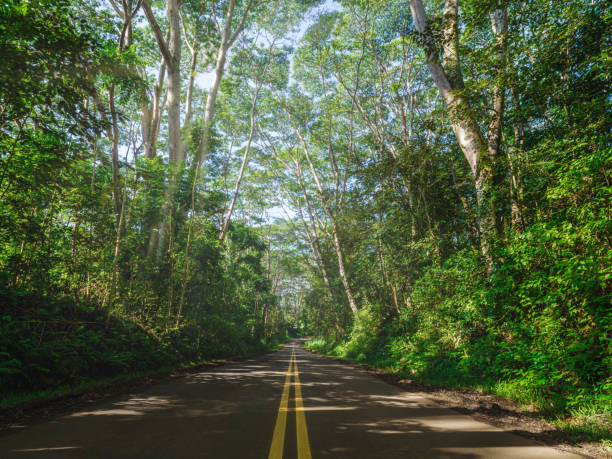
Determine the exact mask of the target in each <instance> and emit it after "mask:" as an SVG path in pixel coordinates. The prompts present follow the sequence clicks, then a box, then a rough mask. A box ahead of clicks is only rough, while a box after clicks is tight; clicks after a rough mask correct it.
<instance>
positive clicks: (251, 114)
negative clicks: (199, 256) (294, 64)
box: [219, 41, 275, 242]
mask: <svg viewBox="0 0 612 459" xmlns="http://www.w3.org/2000/svg"><path fill="white" fill-rule="evenodd" d="M274 43H275V41H273V42H272V43H271V45H270V48H269V50H268V62H267V63H266V66H265V68H264V69H263V71H262V73H261V75H260V78H258V81H257V82H256V87H255V93H254V94H252V100H251V110H250V112H249V137H248V139H247V144H246V146H245V148H244V154H243V155H242V162H241V164H240V171H239V173H238V178H237V179H236V185H235V187H234V194H233V196H232V200H231V202H230V206H229V209H228V211H227V216H226V217H225V218H224V219H223V224H222V225H221V229H220V231H219V242H223V240H224V239H225V236H226V234H227V231H228V229H229V225H230V222H231V219H232V214H233V212H234V207H235V206H236V200H237V199H238V193H239V192H240V184H241V183H242V178H243V177H244V170H245V168H246V165H247V162H248V159H249V153H250V151H251V144H252V142H253V138H254V135H255V109H256V107H257V101H258V100H259V93H260V92H261V88H262V86H263V83H264V78H265V76H266V74H267V73H268V68H269V66H270V61H271V60H272V52H273V50H274Z"/></svg>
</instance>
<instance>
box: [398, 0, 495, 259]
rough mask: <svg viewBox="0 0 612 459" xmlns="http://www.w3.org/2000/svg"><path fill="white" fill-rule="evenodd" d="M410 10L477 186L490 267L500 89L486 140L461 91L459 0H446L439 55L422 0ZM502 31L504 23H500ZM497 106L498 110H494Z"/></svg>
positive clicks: (483, 241) (412, 2)
mask: <svg viewBox="0 0 612 459" xmlns="http://www.w3.org/2000/svg"><path fill="white" fill-rule="evenodd" d="M410 10H411V12H412V17H413V19H414V23H415V28H416V30H417V32H418V33H419V35H420V36H421V39H422V46H423V49H424V51H425V56H426V60H427V65H428V67H429V70H430V72H431V75H432V78H433V80H434V83H435V84H436V86H437V87H438V90H439V92H440V94H441V95H442V98H443V100H444V104H445V106H446V110H447V114H448V117H449V119H450V122H451V126H452V129H453V132H454V133H455V137H456V138H457V142H458V143H459V147H460V148H461V151H462V152H463V154H464V156H465V158H466V160H467V162H468V164H469V165H470V169H471V170H472V174H473V177H474V182H475V187H476V198H477V203H478V221H479V223H478V227H479V230H480V238H481V251H482V254H483V256H484V258H485V261H486V263H487V266H488V267H489V269H490V268H491V267H492V264H493V258H492V246H493V241H494V238H495V235H496V231H495V228H496V225H495V208H494V206H493V197H492V192H493V190H492V187H493V167H492V164H491V158H492V156H494V155H493V153H494V154H495V155H496V154H497V148H498V146H499V136H500V133H501V126H502V113H503V90H502V89H501V86H500V87H498V88H497V89H496V90H494V105H496V107H494V112H495V114H494V117H493V120H492V123H491V126H490V128H491V131H492V132H493V136H494V137H493V138H491V139H490V142H486V141H485V139H484V136H483V134H482V132H481V130H480V127H479V125H478V122H477V121H476V116H475V114H474V113H473V110H472V107H471V105H470V102H469V101H468V99H467V97H466V96H465V94H464V91H463V86H464V83H463V76H462V74H461V66H460V60H459V40H458V25H457V23H458V0H446V2H445V5H444V10H443V21H442V29H441V34H442V37H443V38H442V41H443V42H442V56H443V62H442V63H441V62H440V59H439V57H438V50H437V46H436V43H435V40H434V37H433V34H432V33H431V29H430V27H429V24H428V21H427V16H426V14H425V8H424V7H423V2H422V0H410ZM497 19H500V22H496V23H495V24H494V26H493V27H494V30H495V29H496V28H497V27H498V26H501V25H502V24H501V22H502V21H501V19H503V18H500V16H496V18H495V21H497ZM502 30H503V33H505V25H504V26H503V27H499V31H500V33H502ZM495 108H497V110H495Z"/></svg>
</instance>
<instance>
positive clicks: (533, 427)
mask: <svg viewBox="0 0 612 459" xmlns="http://www.w3.org/2000/svg"><path fill="white" fill-rule="evenodd" d="M307 350H308V349H307ZM310 352H312V353H313V354H316V355H318V356H320V357H323V358H326V359H329V360H333V361H335V362H338V363H341V364H342V365H346V366H349V367H351V368H355V369H359V370H362V371H365V372H366V373H368V374H370V375H372V376H375V377H377V378H379V379H382V380H383V381H385V382H386V383H388V384H393V385H394V386H398V387H400V388H402V389H403V390H405V391H407V392H415V393H422V394H423V395H425V396H426V397H428V398H430V399H431V400H433V401H434V402H436V403H438V404H439V405H441V406H443V407H445V408H451V409H453V410H455V411H458V412H459V413H462V414H467V415H469V416H472V417H473V418H474V419H477V420H479V421H482V422H486V423H487V424H490V425H493V426H495V427H499V428H501V429H503V430H505V431H508V432H511V433H514V434H516V435H520V436H521V437H526V438H529V439H531V440H535V441H537V442H539V443H543V444H545V445H548V446H551V447H554V448H556V449H559V450H562V451H567V452H570V453H573V454H578V455H581V456H584V457H593V458H612V454H610V453H607V452H605V451H603V450H602V449H601V447H600V446H599V444H597V443H596V442H575V441H574V440H573V439H572V437H571V436H570V435H569V434H567V433H565V432H562V431H560V430H558V429H557V428H556V427H555V426H554V425H552V424H549V423H547V422H545V421H542V420H541V419H539V417H538V413H537V412H535V411H529V410H526V408H525V406H523V405H520V404H518V403H516V402H513V401H512V400H508V399H504V398H501V397H498V396H496V395H492V394H485V393H482V392H478V391H475V390H470V389H451V388H444V387H439V386H432V385H428V384H423V383H421V382H419V381H413V380H411V379H402V378H400V377H399V376H397V375H393V374H388V373H383V372H382V371H381V370H380V369H378V368H373V367H369V366H367V365H360V364H358V363H354V362H347V361H346V360H341V359H337V358H334V357H330V356H327V355H323V354H320V353H318V352H314V351H310Z"/></svg>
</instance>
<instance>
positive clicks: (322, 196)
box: [287, 112, 358, 316]
mask: <svg viewBox="0 0 612 459" xmlns="http://www.w3.org/2000/svg"><path fill="white" fill-rule="evenodd" d="M287 115H288V116H289V117H290V118H291V115H290V114H289V112H287ZM294 129H295V132H296V134H297V136H298V138H299V139H300V142H301V143H302V147H303V148H304V154H305V157H306V161H307V162H308V166H309V167H310V172H311V174H312V177H313V179H314V181H315V184H316V190H317V194H318V196H319V200H320V201H321V203H322V204H323V208H324V210H325V213H326V214H327V217H328V218H329V223H330V226H331V236H332V241H333V245H334V250H335V251H336V257H337V259H338V274H339V275H340V280H341V281H342V285H343V286H344V291H345V293H346V299H347V300H348V303H349V307H350V308H351V311H352V312H353V315H355V316H356V315H357V310H358V309H357V303H356V302H355V297H354V296H353V291H352V289H351V285H350V283H349V280H348V274H347V272H346V267H345V263H344V254H343V252H342V246H341V244H340V238H339V235H338V231H339V230H338V224H337V222H336V216H335V215H334V213H333V211H332V209H331V207H330V205H329V200H328V198H327V195H326V192H325V190H324V189H323V185H322V184H321V180H320V179H319V175H318V173H317V171H316V169H315V167H314V163H313V162H312V157H311V155H310V150H309V148H308V144H307V143H306V140H305V139H304V137H303V135H302V132H301V131H300V129H299V128H298V127H297V126H294Z"/></svg>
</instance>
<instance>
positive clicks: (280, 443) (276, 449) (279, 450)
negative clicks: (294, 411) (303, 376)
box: [268, 350, 295, 459]
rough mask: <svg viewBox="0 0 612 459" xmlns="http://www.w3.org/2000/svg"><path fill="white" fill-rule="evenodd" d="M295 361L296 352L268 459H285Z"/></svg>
mask: <svg viewBox="0 0 612 459" xmlns="http://www.w3.org/2000/svg"><path fill="white" fill-rule="evenodd" d="M294 360H295V350H294V351H293V352H292V353H291V360H290V361H289V368H287V375H286V376H285V385H284V387H283V395H282V396H281V402H280V405H279V407H278V415H277V416H276V424H275V426H274V434H273V435H272V445H271V446H270V454H268V459H283V448H284V447H285V429H286V426H287V411H288V406H289V388H290V387H291V373H292V368H293V364H294Z"/></svg>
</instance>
